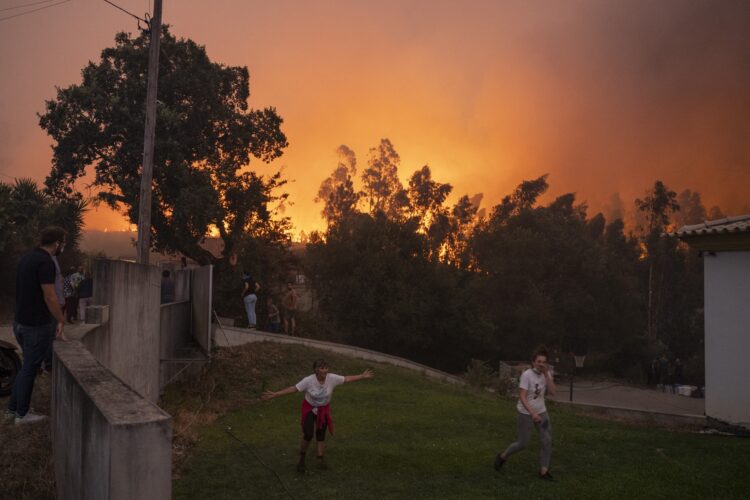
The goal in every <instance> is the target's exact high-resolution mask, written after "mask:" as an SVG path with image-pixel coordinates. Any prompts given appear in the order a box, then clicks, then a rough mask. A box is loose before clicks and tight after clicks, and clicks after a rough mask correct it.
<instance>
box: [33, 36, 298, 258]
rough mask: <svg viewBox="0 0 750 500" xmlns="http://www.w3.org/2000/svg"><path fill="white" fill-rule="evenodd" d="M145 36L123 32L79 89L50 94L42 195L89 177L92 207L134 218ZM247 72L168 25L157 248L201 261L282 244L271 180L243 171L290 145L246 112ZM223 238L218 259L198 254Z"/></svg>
mask: <svg viewBox="0 0 750 500" xmlns="http://www.w3.org/2000/svg"><path fill="white" fill-rule="evenodd" d="M148 46H149V35H148V33H147V32H144V33H142V34H141V35H140V36H137V37H133V36H131V35H130V34H126V33H120V34H118V35H117V36H116V37H115V46H114V47H110V48H107V49H104V50H103V51H102V53H101V58H100V60H99V61H98V62H90V63H89V64H88V65H87V66H86V67H85V68H83V71H82V81H81V83H80V84H76V85H71V86H69V87H67V88H62V89H58V90H57V96H56V98H54V99H52V100H50V101H47V103H46V110H45V112H44V113H43V114H42V115H40V125H41V127H42V128H43V129H44V130H46V131H47V133H48V134H49V135H50V136H51V137H52V138H53V139H54V141H55V145H54V147H53V151H54V156H53V167H52V171H51V173H50V175H49V176H48V177H47V179H46V181H45V182H46V186H47V189H48V191H49V192H50V193H52V194H53V195H55V196H66V195H69V194H71V193H72V192H73V191H74V189H75V186H74V184H75V182H76V180H78V179H79V178H80V177H81V176H83V175H84V174H85V173H86V170H87V169H89V168H92V169H93V170H94V177H93V182H92V184H93V186H95V187H98V188H100V191H99V194H98V195H97V196H98V199H99V200H101V201H103V202H105V203H107V204H108V205H110V206H111V207H113V208H115V209H119V210H121V211H123V213H124V214H125V215H126V216H127V217H128V219H129V220H130V221H131V222H133V223H135V222H137V218H138V204H139V187H140V171H141V164H142V151H143V124H144V116H145V107H144V102H145V97H146V81H145V79H146V74H147V64H148ZM249 95H250V87H249V75H248V71H247V68H246V67H239V66H226V65H223V64H219V63H215V62H212V61H211V60H210V59H209V57H208V55H207V54H206V50H205V48H204V47H202V46H200V45H198V44H196V43H195V42H193V41H192V40H189V39H187V40H186V39H177V38H175V37H174V36H173V35H172V34H171V33H170V32H169V28H168V27H164V28H163V33H162V41H161V55H160V59H159V89H158V105H157V118H156V146H155V152H154V176H153V186H152V187H153V206H152V221H151V223H152V245H153V247H154V249H155V250H159V251H167V252H181V253H183V254H184V255H187V256H188V257H190V258H192V259H194V260H196V261H198V262H204V263H214V264H217V263H223V262H226V261H227V260H228V257H230V256H231V255H232V254H234V253H236V252H237V251H238V249H240V248H241V247H242V245H243V244H244V243H243V242H244V240H246V239H247V238H248V237H249V238H251V239H265V240H268V241H271V242H279V241H281V240H284V239H285V237H286V236H285V234H286V230H287V229H288V220H286V219H274V213H273V210H272V208H271V207H272V206H273V205H274V203H276V202H282V201H283V199H284V198H285V197H286V195H285V194H277V191H276V189H277V188H279V187H280V186H282V185H283V184H284V181H283V180H282V179H281V177H280V175H279V174H278V173H276V174H275V175H271V176H269V177H266V176H261V175H258V174H256V173H255V172H253V171H248V170H246V168H245V167H246V166H247V165H248V164H249V163H250V160H251V158H253V157H254V158H257V159H260V160H262V161H265V162H269V161H271V160H273V159H274V158H277V157H278V156H280V155H281V154H282V151H283V150H284V148H285V147H286V146H287V140H286V137H285V135H284V133H283V132H282V130H281V124H282V119H281V117H280V116H279V115H278V114H277V112H276V110H275V109H274V108H272V107H271V108H265V109H261V110H254V109H250V108H249V106H248V98H249ZM211 232H215V233H217V234H219V235H220V236H221V238H222V239H223V241H224V249H223V254H222V256H221V257H218V258H217V257H215V256H214V255H213V254H212V253H210V252H209V251H207V250H205V249H204V248H202V247H201V245H200V243H201V242H202V240H203V239H204V238H205V237H206V236H207V235H208V234H210V233H211Z"/></svg>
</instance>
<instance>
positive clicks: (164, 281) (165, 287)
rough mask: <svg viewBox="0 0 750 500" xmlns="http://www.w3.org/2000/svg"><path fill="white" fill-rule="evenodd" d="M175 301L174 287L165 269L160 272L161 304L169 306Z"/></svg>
mask: <svg viewBox="0 0 750 500" xmlns="http://www.w3.org/2000/svg"><path fill="white" fill-rule="evenodd" d="M174 301H175V285H174V280H173V279H172V274H171V273H170V272H169V270H167V269H165V270H163V271H162V272H161V303H162V304H169V303H170V302H174Z"/></svg>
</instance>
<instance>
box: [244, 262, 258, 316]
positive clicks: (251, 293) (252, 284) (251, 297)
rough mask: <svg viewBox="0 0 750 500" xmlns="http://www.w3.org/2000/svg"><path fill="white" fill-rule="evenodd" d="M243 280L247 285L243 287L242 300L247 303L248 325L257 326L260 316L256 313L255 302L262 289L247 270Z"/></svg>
mask: <svg viewBox="0 0 750 500" xmlns="http://www.w3.org/2000/svg"><path fill="white" fill-rule="evenodd" d="M242 281H243V282H244V283H245V287H244V288H243V289H242V302H243V303H244V304H245V312H246V313H247V327H248V328H255V327H256V326H257V323H258V318H257V317H256V315H255V304H256V303H257V302H258V295H257V292H258V290H260V284H259V283H258V282H256V281H255V280H254V279H253V276H252V275H251V274H250V273H247V272H246V273H244V274H243V275H242Z"/></svg>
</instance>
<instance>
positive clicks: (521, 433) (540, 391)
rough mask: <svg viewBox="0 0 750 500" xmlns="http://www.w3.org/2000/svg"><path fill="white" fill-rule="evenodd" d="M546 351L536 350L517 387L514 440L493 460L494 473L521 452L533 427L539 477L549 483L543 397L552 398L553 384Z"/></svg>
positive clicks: (549, 437) (549, 433) (548, 434)
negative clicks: (536, 436)
mask: <svg viewBox="0 0 750 500" xmlns="http://www.w3.org/2000/svg"><path fill="white" fill-rule="evenodd" d="M547 356H548V354H547V350H546V349H544V348H543V347H541V348H539V349H537V351H536V352H535V353H534V357H533V360H532V363H531V368H529V369H528V370H526V371H524V372H523V374H522V375H521V379H520V381H519V383H518V404H517V405H516V409H517V410H518V440H516V442H515V443H512V444H511V445H510V446H508V448H506V449H505V451H504V452H502V453H498V454H497V457H495V470H496V471H498V472H499V471H500V468H501V467H502V466H503V464H504V463H505V461H506V460H507V459H508V457H509V456H511V455H512V454H513V453H516V452H518V451H521V450H522V449H524V448H525V447H526V445H527V444H529V439H530V438H531V429H532V428H533V427H536V429H537V431H539V439H540V441H541V443H542V450H541V453H540V455H539V477H540V478H542V479H546V480H548V481H552V480H553V478H552V474H550V472H549V463H550V458H551V457H552V426H551V424H550V421H549V415H547V407H546V406H545V404H544V395H545V393H549V394H550V395H554V394H555V382H554V380H553V379H552V374H551V373H550V370H549V367H548V366H547Z"/></svg>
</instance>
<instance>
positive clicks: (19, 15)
mask: <svg viewBox="0 0 750 500" xmlns="http://www.w3.org/2000/svg"><path fill="white" fill-rule="evenodd" d="M67 2H70V0H62V2H57V3H53V4H52V5H45V6H44V7H38V8H36V9H32V10H27V11H26V12H21V13H20V14H13V15H12V16H7V17H0V21H5V20H7V19H13V18H14V17H21V16H25V15H26V14H31V13H32V12H37V11H39V10H44V9H49V8H50V7H54V6H55V5H60V4H63V3H67Z"/></svg>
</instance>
